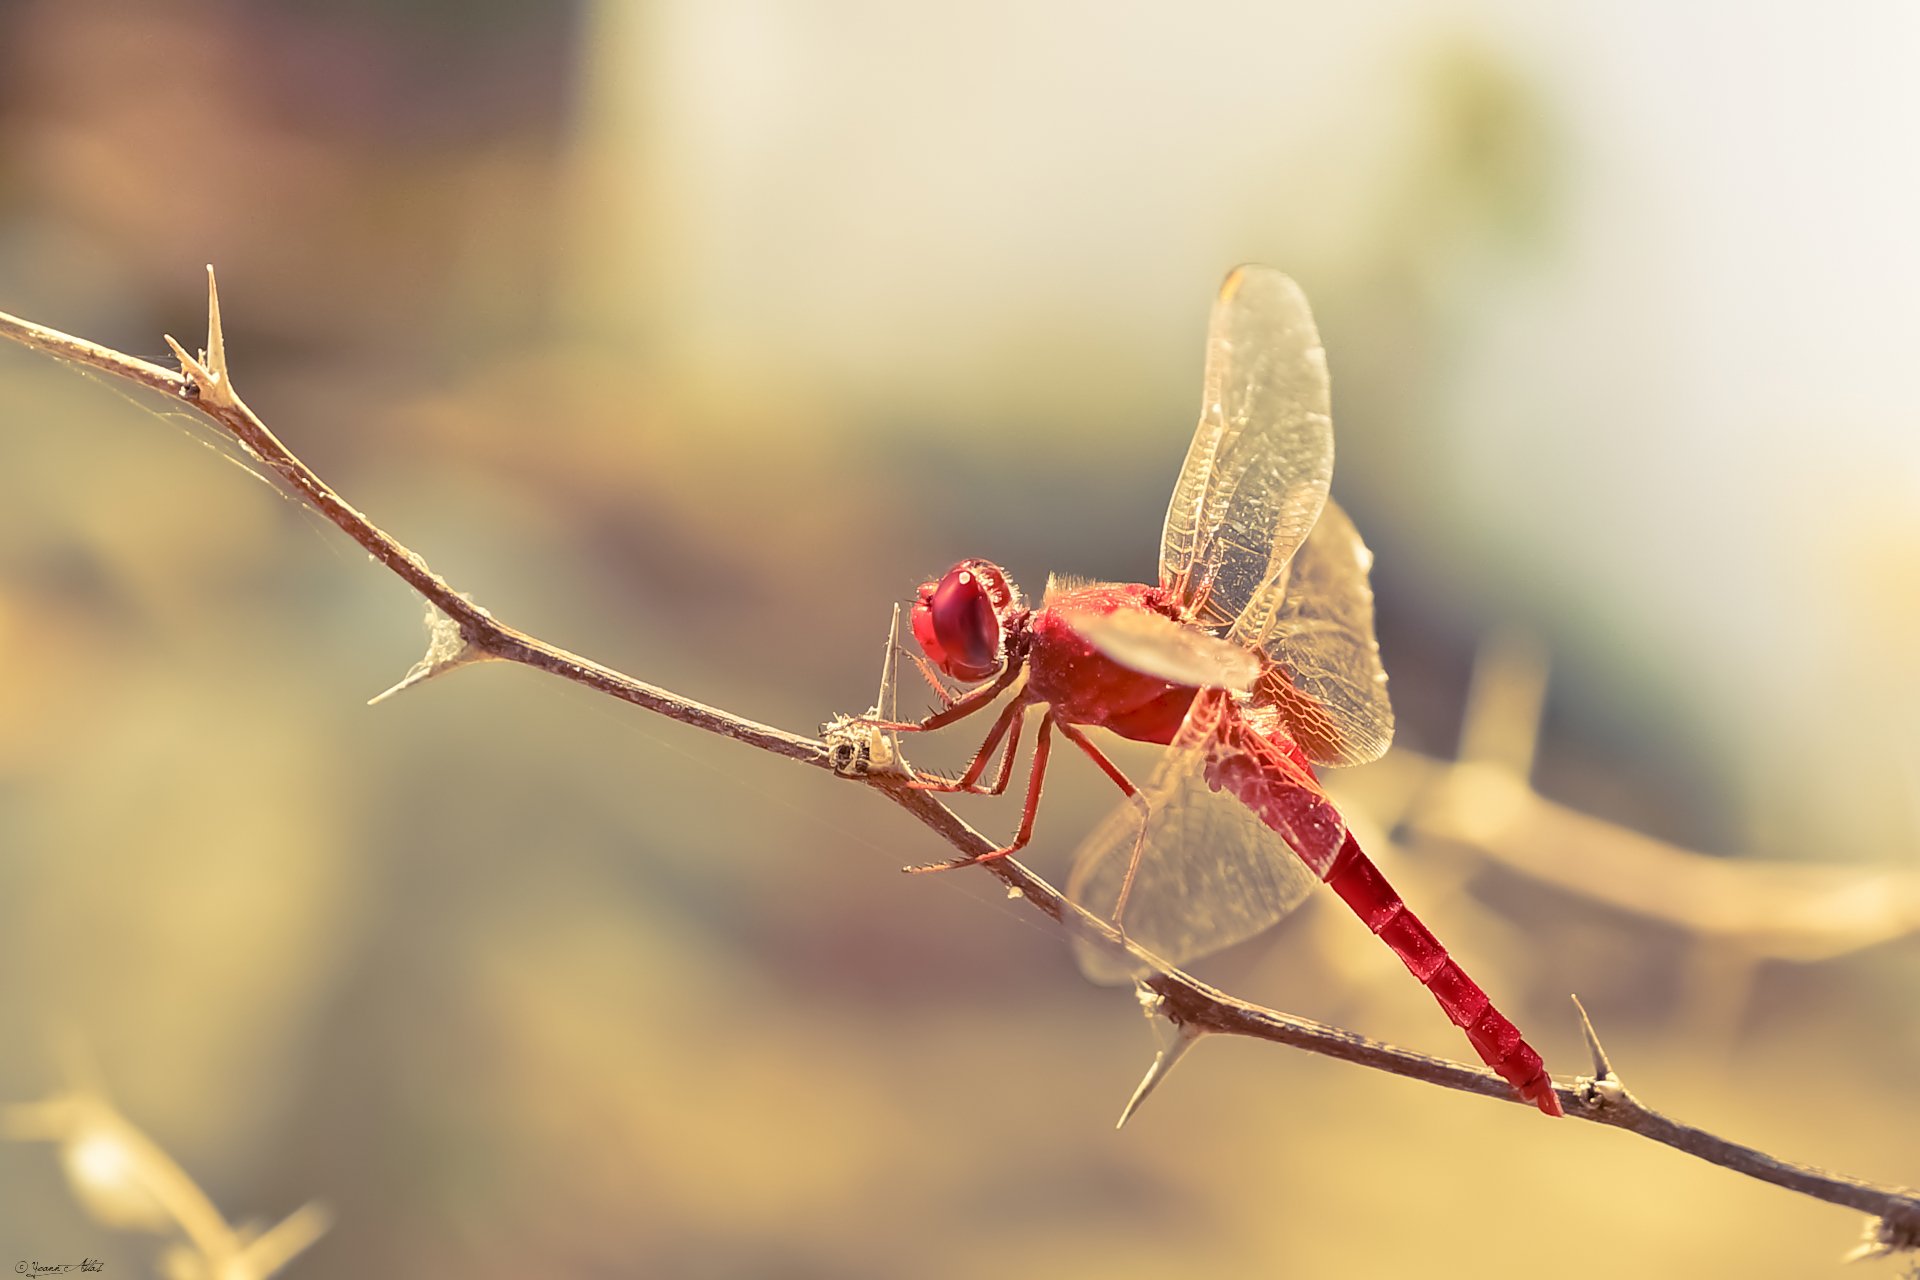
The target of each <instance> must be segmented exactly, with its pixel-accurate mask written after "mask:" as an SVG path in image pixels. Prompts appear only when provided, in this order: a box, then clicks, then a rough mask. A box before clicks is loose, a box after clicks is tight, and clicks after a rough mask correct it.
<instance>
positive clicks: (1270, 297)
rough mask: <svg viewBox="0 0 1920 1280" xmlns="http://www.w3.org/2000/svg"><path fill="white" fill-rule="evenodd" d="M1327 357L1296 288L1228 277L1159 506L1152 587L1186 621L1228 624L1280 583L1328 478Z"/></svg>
mask: <svg viewBox="0 0 1920 1280" xmlns="http://www.w3.org/2000/svg"><path fill="white" fill-rule="evenodd" d="M1328 410H1329V392H1328V389H1327V358H1326V353H1325V352H1324V351H1322V350H1321V348H1320V333H1319V330H1317V329H1316V328H1314V324H1313V313H1312V312H1311V311H1309V310H1308V308H1307V299H1306V295H1305V294H1303V293H1301V292H1300V286H1299V285H1297V284H1295V283H1294V282H1293V281H1292V280H1290V279H1288V278H1287V277H1286V276H1284V275H1282V274H1280V273H1279V272H1278V271H1275V270H1273V269H1272V268H1271V267H1260V266H1245V267H1239V268H1237V269H1235V270H1234V271H1233V272H1232V273H1231V274H1229V275H1228V276H1227V279H1226V283H1224V284H1222V285H1221V286H1220V296H1219V298H1218V299H1217V300H1215V302H1214V304H1213V318H1212V319H1211V320H1210V321H1209V322H1208V325H1207V370H1206V379H1205V388H1204V391H1203V394H1202V396H1201V401H1200V425H1199V427H1198V428H1197V429H1196V430H1195V431H1194V435H1193V444H1192V446H1191V447H1189V448H1188V450H1187V461H1186V464H1185V465H1184V466H1183V467H1182V468H1181V469H1180V479H1179V481H1178V482H1177V483H1176V484H1175V485H1174V488H1173V500H1172V501H1171V502H1170V503H1168V504H1167V523H1166V528H1165V530H1164V532H1163V533H1162V535H1161V540H1160V581H1161V582H1162V583H1163V584H1164V585H1166V586H1167V587H1169V588H1170V589H1171V590H1172V591H1173V593H1174V599H1175V600H1176V601H1178V602H1179V603H1180V604H1181V605H1183V606H1185V607H1186V608H1187V609H1188V610H1189V613H1190V616H1192V617H1193V618H1195V620H1197V621H1199V622H1202V623H1203V624H1205V625H1209V626H1222V625H1225V624H1227V623H1230V622H1232V621H1233V620H1234V619H1235V618H1236V617H1238V616H1239V615H1240V612H1241V610H1242V609H1244V608H1246V606H1247V604H1248V602H1249V601H1251V600H1252V599H1253V598H1254V597H1255V596H1256V595H1257V594H1258V593H1259V592H1260V591H1261V589H1262V588H1263V587H1264V586H1266V585H1267V584H1268V583H1270V582H1271V581H1273V580H1274V579H1275V578H1277V577H1282V576H1284V575H1285V573H1286V567H1287V561H1288V560H1289V559H1290V558H1291V557H1292V555H1293V553H1294V549H1295V548H1297V547H1298V546H1299V545H1300V543H1301V541H1302V540H1303V539H1305V538H1306V536H1307V531H1308V530H1309V529H1311V528H1313V524H1314V521H1315V520H1316V519H1317V518H1318V517H1319V515H1320V507H1321V504H1322V503H1323V502H1325V501H1326V496H1327V481H1328V480H1329V478H1331V476H1332V475H1333V422H1332V419H1331V418H1330V417H1329V416H1328Z"/></svg>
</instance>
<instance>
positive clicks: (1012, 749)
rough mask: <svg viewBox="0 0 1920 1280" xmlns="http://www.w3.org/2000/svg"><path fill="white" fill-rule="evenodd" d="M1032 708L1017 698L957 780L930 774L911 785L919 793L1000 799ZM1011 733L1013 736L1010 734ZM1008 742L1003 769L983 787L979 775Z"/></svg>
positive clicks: (988, 734)
mask: <svg viewBox="0 0 1920 1280" xmlns="http://www.w3.org/2000/svg"><path fill="white" fill-rule="evenodd" d="M1032 705H1033V704H1032V703H1030V702H1028V701H1027V700H1026V699H1025V698H1015V699H1014V700H1013V701H1012V702H1009V703H1008V704H1007V709H1006V710H1005V711H1002V712H1001V713H1000V715H999V717H998V718H997V719H996V720H995V721H994V722H993V728H992V729H990V730H989V731H988V732H987V739H986V741H985V742H982V743H981V744H980V750H979V751H977V752H975V753H974V757H973V759H972V760H971V761H970V762H968V764H967V769H966V772H965V773H962V774H961V775H960V776H959V777H958V778H953V779H948V778H940V777H935V776H933V775H930V774H916V775H915V776H914V780H913V781H912V782H911V783H909V784H908V785H909V786H911V787H912V788H913V789H914V790H916V791H940V792H954V791H959V792H965V793H966V794H968V795H975V796H997V795H999V794H1000V793H1001V792H1003V791H1005V790H1006V789H1007V781H1008V779H1010V778H1011V777H1012V776H1013V758H1014V756H1015V755H1016V754H1017V753H1018V752H1019V750H1020V726H1021V725H1023V724H1025V723H1026V712H1027V708H1028V707H1030V706H1032ZM1009 729H1011V730H1012V732H1011V733H1008V730H1009ZM1002 738H1005V739H1006V750H1004V751H1002V752H1001V753H1000V769H999V772H997V773H996V774H995V775H994V779H993V782H992V784H991V785H989V786H985V787H983V786H981V785H980V775H981V774H983V773H985V772H986V771H987V761H989V760H991V759H992V758H993V753H994V749H995V748H997V747H998V746H999V745H1000V740H1001V739H1002Z"/></svg>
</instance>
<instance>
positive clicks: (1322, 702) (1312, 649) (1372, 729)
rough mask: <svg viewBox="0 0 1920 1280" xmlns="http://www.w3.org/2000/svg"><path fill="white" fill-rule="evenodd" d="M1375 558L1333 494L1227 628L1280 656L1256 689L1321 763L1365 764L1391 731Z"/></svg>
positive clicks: (1382, 748)
mask: <svg viewBox="0 0 1920 1280" xmlns="http://www.w3.org/2000/svg"><path fill="white" fill-rule="evenodd" d="M1372 565H1373V553H1372V552H1371V551H1368V550H1367V544H1366V543H1364V542H1362V541H1361V540H1360V532H1359V530H1357V529H1355V528H1354V527H1353V521H1352V520H1350V519H1348V518H1347V513H1346V512H1345V511H1342V510H1341V509H1340V506H1339V504H1338V503H1335V502H1333V501H1331V500H1329V501H1328V502H1327V504H1326V507H1325V508H1324V509H1323V510H1322V511H1321V513H1320V520H1319V522H1318V523H1316V524H1315V525H1314V526H1313V532H1312V533H1311V534H1309V535H1308V536H1307V540H1306V542H1305V543H1304V544H1302V545H1301V547H1300V550H1299V552H1298V553H1297V554H1295V556H1294V557H1293V562H1292V564H1291V565H1290V566H1288V569H1287V571H1286V572H1285V573H1282V574H1281V575H1280V576H1279V577H1278V578H1276V579H1274V580H1273V581H1272V582H1270V583H1268V584H1267V585H1266V586H1264V587H1262V588H1261V589H1260V591H1259V592H1257V593H1256V594H1255V595H1254V597H1253V599H1252V600H1251V601H1249V602H1248V604H1247V607H1246V609H1245V610H1244V611H1243V612H1242V613H1241V615H1240V617H1239V618H1238V619H1236V620H1235V622H1234V624H1233V628H1232V630H1231V631H1229V632H1228V638H1229V639H1231V640H1233V641H1236V642H1238V643H1239V644H1242V645H1249V646H1257V647H1259V648H1262V649H1265V650H1266V651H1267V656H1268V657H1270V658H1272V659H1273V660H1274V662H1275V663H1277V664H1278V666H1279V669H1278V670H1275V671H1269V672H1268V673H1267V675H1266V676H1265V677H1263V678H1262V679H1261V681H1260V683H1259V686H1258V688H1257V691H1256V695H1255V696H1256V699H1257V700H1258V701H1261V702H1270V703H1272V704H1273V705H1275V706H1276V707H1278V708H1279V710H1280V713H1281V715H1282V716H1284V717H1285V718H1286V721H1287V726H1288V736H1290V737H1291V738H1292V739H1293V740H1294V741H1295V742H1297V743H1299V744H1300V747H1301V749H1302V750H1303V751H1305V752H1306V753H1307V756H1308V758H1309V759H1311V760H1312V761H1313V762H1314V763H1315V764H1331V765H1349V764H1365V763H1367V762H1368V761H1369V760H1378V759H1379V758H1380V757H1381V756H1382V755H1383V754H1385V753H1386V750H1387V747H1388V745H1389V744H1390V743H1392V741H1393V705H1392V704H1391V703H1390V702H1389V701H1388V700H1387V672H1386V669H1385V668H1384V667H1382V666H1381V665H1380V644H1379V642H1378V641H1377V640H1375V639H1374V635H1373V588H1372V587H1371V586H1370V585H1369V584H1368V582H1367V570H1368V569H1369V568H1371V567H1372Z"/></svg>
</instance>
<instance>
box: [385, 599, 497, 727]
mask: <svg viewBox="0 0 1920 1280" xmlns="http://www.w3.org/2000/svg"><path fill="white" fill-rule="evenodd" d="M492 657H493V655H492V654H490V653H488V652H487V651H486V650H485V649H482V648H480V647H479V646H478V645H476V644H473V643H472V642H471V641H470V640H468V638H467V633H466V632H465V630H463V629H462V628H461V626H460V624H459V623H458V622H456V621H454V620H453V619H452V618H449V617H448V616H447V615H446V614H444V613H442V612H440V610H438V609H436V608H434V607H433V606H432V605H428V606H427V653H426V656H425V657H423V658H421V659H420V661H418V662H416V663H414V664H413V666H412V667H410V668H408V670H407V674H406V675H404V676H401V677H400V682H399V683H398V684H395V685H394V686H393V687H392V688H390V689H385V690H383V691H381V692H379V693H376V694H374V695H373V696H372V697H371V698H368V699H367V705H368V706H370V707H372V706H378V705H379V704H380V703H382V702H385V701H386V700H387V699H388V698H391V697H392V696H393V695H394V694H396V693H399V692H400V691H401V690H403V689H411V688H412V687H413V686H414V685H417V684H422V683H424V682H426V681H428V680H431V679H433V677H435V676H437V675H439V674H441V673H442V672H446V671H452V670H453V669H454V668H455V667H464V666H467V665H469V664H471V663H475V662H486V661H488V660H489V659H491V658H492Z"/></svg>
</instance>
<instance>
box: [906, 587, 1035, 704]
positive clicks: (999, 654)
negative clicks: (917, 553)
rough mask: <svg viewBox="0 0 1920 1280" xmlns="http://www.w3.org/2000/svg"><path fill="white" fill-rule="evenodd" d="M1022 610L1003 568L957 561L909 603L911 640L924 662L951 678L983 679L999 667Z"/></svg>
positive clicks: (1018, 628)
mask: <svg viewBox="0 0 1920 1280" xmlns="http://www.w3.org/2000/svg"><path fill="white" fill-rule="evenodd" d="M1026 614H1027V609H1026V605H1025V603H1024V602H1023V601H1022V600H1021V598H1020V589H1019V588H1018V587H1016V586H1014V585H1013V580H1012V579H1011V578H1009V577H1007V572H1006V570H1004V569H1002V568H1001V567H1000V566H999V565H997V564H993V563H991V562H990V561H986V560H962V561H961V562H960V563H959V564H956V565H955V566H953V568H951V569H949V570H947V572H946V575H945V576H944V577H942V578H940V579H939V580H938V581H934V582H923V583H921V584H920V590H919V592H918V593H917V595H916V596H915V598H914V602H913V638H914V639H916V640H918V641H919V642H920V648H921V650H922V651H923V652H925V653H926V655H927V657H928V659H929V660H931V661H932V662H933V664H934V665H935V666H937V667H939V668H940V669H941V670H942V671H944V672H946V673H947V674H948V675H950V676H952V677H954V678H955V679H956V680H965V681H969V682H972V681H978V680H985V679H987V678H988V677H989V676H992V675H994V674H996V673H997V672H999V671H1000V670H1001V669H1002V668H1003V667H1005V665H1006V663H1007V661H1008V659H1009V657H1011V656H1014V655H1012V654H1011V652H1010V650H1011V648H1012V647H1013V641H1014V640H1015V638H1016V637H1018V636H1021V635H1023V634H1024V628H1023V627H1022V625H1021V624H1022V623H1023V622H1024V621H1025V618H1026Z"/></svg>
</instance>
